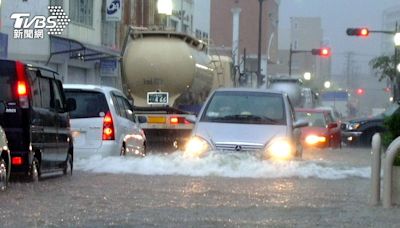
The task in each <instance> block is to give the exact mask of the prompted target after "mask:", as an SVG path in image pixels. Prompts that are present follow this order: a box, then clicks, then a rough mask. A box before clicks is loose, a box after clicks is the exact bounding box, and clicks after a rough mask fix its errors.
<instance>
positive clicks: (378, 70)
mask: <svg viewBox="0 0 400 228" xmlns="http://www.w3.org/2000/svg"><path fill="white" fill-rule="evenodd" d="M396 62H397V61H396V58H395V55H392V56H387V55H382V56H378V57H376V58H373V59H372V60H371V61H370V62H369V65H370V66H371V68H372V69H373V70H374V72H375V74H376V75H377V76H378V77H379V81H382V80H383V79H385V78H387V79H389V80H390V83H391V85H392V87H393V97H394V100H398V99H399V98H400V97H399V80H398V78H396V71H397V69H396Z"/></svg>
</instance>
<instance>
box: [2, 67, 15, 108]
mask: <svg viewBox="0 0 400 228" xmlns="http://www.w3.org/2000/svg"><path fill="white" fill-rule="evenodd" d="M15 74H16V70H15V62H13V61H7V60H0V91H1V92H0V101H10V100H12V97H13V93H12V87H13V84H14V81H15Z"/></svg>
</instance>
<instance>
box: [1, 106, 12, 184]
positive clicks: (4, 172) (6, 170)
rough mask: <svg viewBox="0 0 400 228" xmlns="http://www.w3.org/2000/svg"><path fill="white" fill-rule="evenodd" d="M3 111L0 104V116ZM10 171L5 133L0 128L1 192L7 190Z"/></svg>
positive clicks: (4, 108)
mask: <svg viewBox="0 0 400 228" xmlns="http://www.w3.org/2000/svg"><path fill="white" fill-rule="evenodd" d="M5 110H6V107H5V105H4V104H0V114H2V113H4V112H5ZM10 171H11V160H10V150H9V149H8V142H7V137H6V133H5V132H4V130H3V128H2V127H1V126H0V191H3V190H5V189H6V188H7V185H8V180H9V179H10Z"/></svg>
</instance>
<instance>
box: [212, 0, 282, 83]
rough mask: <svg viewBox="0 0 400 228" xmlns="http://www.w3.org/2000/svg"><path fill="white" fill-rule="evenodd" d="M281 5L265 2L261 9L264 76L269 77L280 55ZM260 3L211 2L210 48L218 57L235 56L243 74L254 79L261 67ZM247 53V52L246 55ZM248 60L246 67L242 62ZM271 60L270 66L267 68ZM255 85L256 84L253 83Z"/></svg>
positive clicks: (242, 0) (225, 0) (239, 0)
mask: <svg viewBox="0 0 400 228" xmlns="http://www.w3.org/2000/svg"><path fill="white" fill-rule="evenodd" d="M279 4H280V1H277V0H271V1H264V2H263V8H262V15H263V18H262V31H263V32H262V34H261V59H262V60H261V68H262V69H261V74H263V75H266V74H269V73H268V72H267V69H268V66H269V65H271V64H275V63H276V60H277V54H278V32H277V31H278V24H279V21H278V18H279ZM258 25H259V1H248V0H218V1H211V32H210V37H211V47H212V48H213V49H214V50H215V51H216V52H218V53H219V54H223V55H228V56H233V59H234V60H235V62H236V63H235V64H236V65H241V71H242V72H245V74H246V75H248V77H249V76H251V77H250V79H253V77H254V76H255V72H256V71H257V67H258V63H257V59H258V56H257V55H258V33H259V32H258ZM245 50H246V51H245ZM244 57H246V58H245V59H246V61H245V63H246V65H245V66H243V60H244ZM267 60H268V65H267ZM252 81H255V80H252Z"/></svg>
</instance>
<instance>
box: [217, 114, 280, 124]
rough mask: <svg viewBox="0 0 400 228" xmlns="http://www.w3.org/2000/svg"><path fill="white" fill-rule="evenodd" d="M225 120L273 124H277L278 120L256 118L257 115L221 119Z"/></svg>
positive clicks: (262, 117)
mask: <svg viewBox="0 0 400 228" xmlns="http://www.w3.org/2000/svg"><path fill="white" fill-rule="evenodd" d="M221 119H223V120H255V121H260V122H264V121H266V122H271V123H277V122H278V121H277V120H274V119H271V118H269V117H266V116H256V115H228V116H224V117H221Z"/></svg>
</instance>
